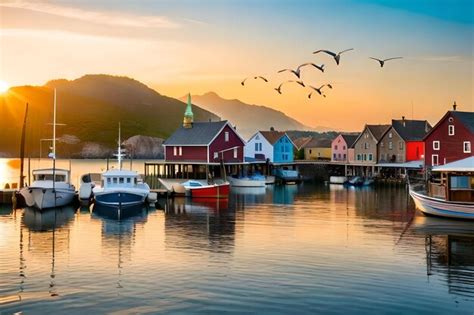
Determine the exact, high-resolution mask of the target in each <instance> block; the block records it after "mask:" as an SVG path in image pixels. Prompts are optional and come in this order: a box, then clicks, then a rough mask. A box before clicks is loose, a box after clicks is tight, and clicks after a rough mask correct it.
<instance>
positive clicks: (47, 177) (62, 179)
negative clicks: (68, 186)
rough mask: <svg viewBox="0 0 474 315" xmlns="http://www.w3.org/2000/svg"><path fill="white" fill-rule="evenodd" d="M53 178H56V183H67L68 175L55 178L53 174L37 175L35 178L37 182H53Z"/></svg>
mask: <svg viewBox="0 0 474 315" xmlns="http://www.w3.org/2000/svg"><path fill="white" fill-rule="evenodd" d="M53 178H55V180H54V181H56V182H65V181H66V175H57V174H56V176H55V177H53V174H37V175H35V176H34V179H35V180H36V181H44V180H51V181H52V180H53Z"/></svg>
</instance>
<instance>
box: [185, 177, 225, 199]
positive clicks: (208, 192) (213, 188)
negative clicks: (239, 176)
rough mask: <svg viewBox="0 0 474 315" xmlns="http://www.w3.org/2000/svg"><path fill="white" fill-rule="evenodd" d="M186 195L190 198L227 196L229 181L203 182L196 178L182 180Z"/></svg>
mask: <svg viewBox="0 0 474 315" xmlns="http://www.w3.org/2000/svg"><path fill="white" fill-rule="evenodd" d="M182 185H183V187H184V188H185V189H186V195H187V196H189V197H192V198H228V197H229V193H230V183H229V182H222V183H213V184H207V185H206V184H203V183H202V182H200V181H197V180H188V181H186V182H184V183H183V184H182Z"/></svg>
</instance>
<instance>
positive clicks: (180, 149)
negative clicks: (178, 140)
mask: <svg viewBox="0 0 474 315" xmlns="http://www.w3.org/2000/svg"><path fill="white" fill-rule="evenodd" d="M181 155H183V147H179V156H181Z"/></svg>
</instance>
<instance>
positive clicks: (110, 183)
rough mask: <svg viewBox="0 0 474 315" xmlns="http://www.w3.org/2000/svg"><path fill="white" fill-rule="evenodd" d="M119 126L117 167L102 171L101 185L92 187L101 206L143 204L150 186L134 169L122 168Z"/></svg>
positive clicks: (120, 206) (121, 206)
mask: <svg viewBox="0 0 474 315" xmlns="http://www.w3.org/2000/svg"><path fill="white" fill-rule="evenodd" d="M120 142H121V141H120V126H119V140H118V152H117V154H116V156H117V160H118V166H119V168H118V169H111V170H107V171H105V172H104V173H102V181H101V182H102V186H98V187H97V186H96V187H94V188H93V189H92V193H93V195H94V202H95V203H96V204H99V205H102V206H109V207H114V208H124V207H130V206H137V205H141V204H144V203H145V201H146V198H147V197H148V195H149V194H150V187H149V186H148V184H146V183H144V182H143V181H142V179H141V178H140V177H139V175H138V173H137V172H135V171H128V170H123V169H122V157H123V156H124V154H123V151H122V149H121V147H120Z"/></svg>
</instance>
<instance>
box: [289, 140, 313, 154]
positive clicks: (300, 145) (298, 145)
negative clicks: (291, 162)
mask: <svg viewBox="0 0 474 315" xmlns="http://www.w3.org/2000/svg"><path fill="white" fill-rule="evenodd" d="M311 139H312V137H311V136H309V137H299V138H293V139H291V141H293V144H294V146H295V148H294V156H295V160H303V159H304V146H305V144H307V143H308V142H309V141H311Z"/></svg>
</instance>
